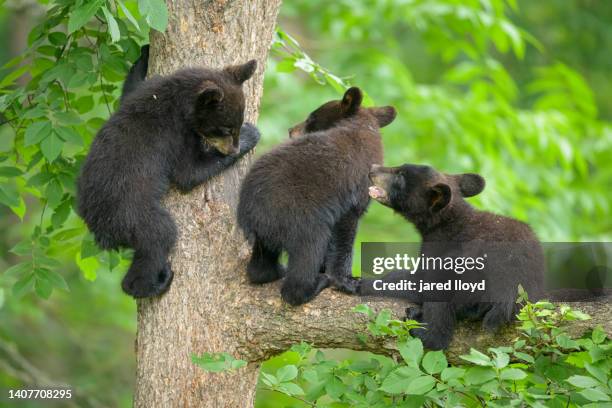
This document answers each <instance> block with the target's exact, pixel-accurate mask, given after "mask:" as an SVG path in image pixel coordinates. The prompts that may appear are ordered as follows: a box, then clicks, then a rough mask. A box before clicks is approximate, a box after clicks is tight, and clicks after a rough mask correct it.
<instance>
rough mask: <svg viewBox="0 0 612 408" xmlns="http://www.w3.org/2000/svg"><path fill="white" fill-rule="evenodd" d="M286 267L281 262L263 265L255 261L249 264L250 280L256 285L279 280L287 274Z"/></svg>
mask: <svg viewBox="0 0 612 408" xmlns="http://www.w3.org/2000/svg"><path fill="white" fill-rule="evenodd" d="M285 272H286V269H285V267H284V266H283V265H281V264H276V265H261V264H256V263H254V262H251V263H249V265H248V266H247V276H248V278H249V282H250V283H252V284H255V285H261V284H263V283H270V282H274V281H277V280H279V279H281V278H283V277H284V276H285Z"/></svg>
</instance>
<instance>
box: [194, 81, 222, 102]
mask: <svg viewBox="0 0 612 408" xmlns="http://www.w3.org/2000/svg"><path fill="white" fill-rule="evenodd" d="M223 95H224V94H223V89H221V88H220V87H219V86H218V85H217V84H215V83H214V82H211V81H204V83H202V86H201V87H200V91H199V95H198V105H199V106H212V105H215V104H217V103H219V102H221V101H222V100H223Z"/></svg>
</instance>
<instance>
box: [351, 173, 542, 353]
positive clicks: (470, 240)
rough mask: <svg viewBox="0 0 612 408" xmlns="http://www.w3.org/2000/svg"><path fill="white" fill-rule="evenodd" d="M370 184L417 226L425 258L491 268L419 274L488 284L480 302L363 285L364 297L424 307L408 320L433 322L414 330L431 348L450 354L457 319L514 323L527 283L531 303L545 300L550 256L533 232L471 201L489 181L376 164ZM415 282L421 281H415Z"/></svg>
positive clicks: (401, 274) (399, 274)
mask: <svg viewBox="0 0 612 408" xmlns="http://www.w3.org/2000/svg"><path fill="white" fill-rule="evenodd" d="M370 178H371V180H372V183H373V186H372V187H370V196H371V197H372V198H374V199H375V200H377V201H378V202H380V203H381V204H383V205H385V206H388V207H390V208H392V209H393V210H394V211H396V212H397V213H399V214H401V215H402V216H404V217H405V218H406V219H407V220H408V221H410V222H412V223H413V224H414V225H415V226H416V228H417V230H418V231H419V233H420V234H421V236H422V245H421V251H420V254H422V256H423V258H425V257H427V258H430V259H433V258H442V259H446V258H447V257H451V258H453V259H458V257H463V259H466V258H467V257H472V258H474V259H475V258H476V257H478V256H482V255H483V253H484V254H486V255H485V258H486V259H485V260H484V261H483V262H484V265H485V266H484V267H483V269H482V270H479V271H465V272H462V274H461V275H457V274H456V273H455V272H454V271H450V272H451V273H447V272H445V271H443V270H442V269H440V267H439V266H438V267H437V269H435V268H434V269H433V270H432V269H427V270H426V271H424V270H422V269H423V268H420V270H418V271H417V272H416V273H417V274H419V273H421V274H422V275H415V276H417V277H418V276H422V277H424V278H428V280H430V281H431V280H432V279H433V280H434V281H436V279H439V280H440V281H443V280H444V281H446V279H447V278H449V277H454V278H458V279H461V280H462V281H469V280H473V281H481V280H482V279H485V281H486V291H484V293H480V294H475V295H474V296H472V295H463V294H460V293H459V292H456V291H451V292H450V293H449V292H446V294H445V295H444V296H449V298H446V299H439V298H438V299H432V297H431V295H430V294H426V295H425V294H423V293H421V294H419V293H413V292H412V291H384V292H383V291H379V290H375V288H374V286H373V284H374V282H375V280H372V279H364V280H362V282H361V285H360V292H361V294H363V295H385V296H392V297H403V298H406V299H407V300H409V301H412V302H416V303H417V304H419V306H417V307H413V308H408V309H407V318H408V319H414V320H418V321H421V322H424V323H426V328H425V329H415V330H413V334H414V335H415V336H418V337H420V338H421V339H422V341H423V344H424V345H425V346H426V347H428V348H430V349H444V348H447V347H448V345H449V343H450V341H451V339H452V335H453V331H454V327H455V320H456V319H457V318H469V319H482V320H483V326H484V327H485V328H486V329H489V330H495V329H497V328H498V327H500V326H501V325H503V324H506V323H509V322H511V321H512V320H514V318H515V315H516V313H517V312H518V305H517V304H516V298H517V291H518V285H519V284H520V285H522V286H523V287H524V288H525V290H526V291H527V293H528V294H529V298H530V299H531V300H538V299H540V298H541V297H542V295H543V290H544V284H543V281H544V270H545V263H544V255H543V251H542V248H541V245H540V243H539V241H538V239H537V237H536V236H535V234H534V233H533V231H532V230H531V228H530V227H529V226H528V225H527V224H525V223H522V222H520V221H517V220H514V219H512V218H508V217H503V216H500V215H496V214H492V213H490V212H485V211H478V210H476V209H475V208H473V207H472V206H471V205H470V204H468V203H467V202H466V201H465V200H464V197H472V196H475V195H477V194H479V193H480V192H481V191H482V190H483V189H484V186H485V181H484V179H483V178H482V177H481V176H479V175H477V174H459V175H449V174H443V173H439V172H437V171H436V170H434V169H432V168H431V167H429V166H417V165H410V164H406V165H403V166H400V167H395V168H386V167H382V166H373V167H372V172H371V173H370ZM436 274H438V275H437V276H436ZM409 276H410V273H408V272H406V271H396V272H392V273H390V274H389V275H387V276H386V277H385V278H384V279H383V281H384V282H399V281H401V280H402V279H406V278H408V277H409ZM411 280H413V281H414V280H415V279H414V277H413V278H411ZM417 281H418V278H417ZM441 300H443V301H441Z"/></svg>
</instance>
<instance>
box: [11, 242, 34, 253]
mask: <svg viewBox="0 0 612 408" xmlns="http://www.w3.org/2000/svg"><path fill="white" fill-rule="evenodd" d="M9 251H10V252H12V253H14V254H15V255H19V256H25V255H30V254H31V253H32V242H31V241H29V240H24V241H21V242H19V243H17V244H16V245H15V246H14V247H12V248H11V249H10V250H9Z"/></svg>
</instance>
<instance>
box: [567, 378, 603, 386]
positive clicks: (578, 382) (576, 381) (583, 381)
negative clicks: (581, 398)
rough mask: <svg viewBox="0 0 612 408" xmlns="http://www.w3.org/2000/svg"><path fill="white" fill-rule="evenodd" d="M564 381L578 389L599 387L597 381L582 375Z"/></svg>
mask: <svg viewBox="0 0 612 408" xmlns="http://www.w3.org/2000/svg"><path fill="white" fill-rule="evenodd" d="M565 381H567V382H568V383H570V384H572V385H573V386H576V387H579V388H591V387H595V386H596V385H599V382H598V381H597V380H595V379H594V378H591V377H587V376H584V375H572V376H571V377H570V378H568V379H567V380H565Z"/></svg>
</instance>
